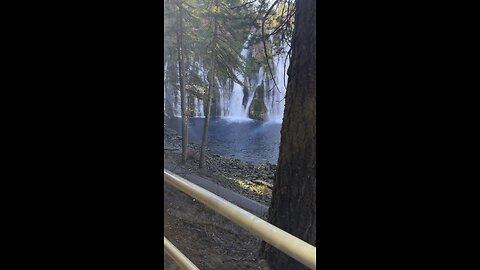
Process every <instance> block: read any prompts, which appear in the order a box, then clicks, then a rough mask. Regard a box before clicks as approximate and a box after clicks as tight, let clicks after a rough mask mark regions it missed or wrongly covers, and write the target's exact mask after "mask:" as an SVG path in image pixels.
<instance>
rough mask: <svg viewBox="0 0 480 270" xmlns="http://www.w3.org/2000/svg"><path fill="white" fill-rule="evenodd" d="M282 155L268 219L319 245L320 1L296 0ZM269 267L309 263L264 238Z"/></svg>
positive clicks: (263, 252)
mask: <svg viewBox="0 0 480 270" xmlns="http://www.w3.org/2000/svg"><path fill="white" fill-rule="evenodd" d="M295 5H296V14H295V29H294V33H293V39H292V61H291V64H290V66H289V68H288V86H287V94H286V98H285V114H284V119H283V124H282V130H281V142H280V155H279V158H278V167H277V174H276V177H275V180H274V187H273V195H272V202H271V205H270V208H269V214H268V222H270V223H272V224H274V225H275V226H277V227H279V228H281V229H283V230H285V231H287V232H289V233H291V234H292V235H294V236H297V237H299V238H300V239H302V240H304V241H306V242H308V243H310V244H312V245H314V246H316V152H315V148H316V126H315V121H316V66H315V65H316V51H315V50H316V22H315V21H316V1H314V0H297V1H296V4H295ZM260 258H264V259H265V260H266V261H267V263H268V265H269V267H270V269H272V270H277V269H282V270H283V269H308V268H307V267H306V266H304V265H303V264H301V263H299V262H297V261H296V260H294V259H292V258H290V257H289V256H287V255H285V254H284V253H282V252H281V251H279V250H277V249H275V248H274V247H272V246H270V245H268V244H266V243H265V242H263V243H262V246H261V248H260Z"/></svg>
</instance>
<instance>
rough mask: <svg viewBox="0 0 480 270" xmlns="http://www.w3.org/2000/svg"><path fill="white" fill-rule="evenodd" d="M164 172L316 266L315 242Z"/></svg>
mask: <svg viewBox="0 0 480 270" xmlns="http://www.w3.org/2000/svg"><path fill="white" fill-rule="evenodd" d="M163 176H164V177H163V178H164V181H165V182H167V183H168V184H170V185H172V186H174V187H175V188H177V189H178V190H180V191H182V192H184V193H186V194H188V195H189V196H191V197H193V198H195V199H197V200H198V201H200V202H201V203H203V204H204V205H206V206H208V207H209V208H211V209H213V210H214V211H215V212H217V213H219V214H221V215H222V216H224V217H226V218H228V219H229V220H231V221H233V222H234V223H236V224H238V225H239V226H240V227H242V228H244V229H245V230H247V231H249V232H251V233H252V234H254V235H256V236H257V237H259V238H260V239H263V240H264V241H266V242H267V243H269V244H270V245H272V246H274V247H275V248H277V249H279V250H281V251H282V252H284V253H285V254H287V255H289V256H290V257H292V258H294V259H295V260H297V261H299V262H301V263H302V264H304V265H306V266H307V267H309V268H310V269H316V248H315V247H314V246H312V245H310V244H308V243H306V242H305V241H302V240H301V239H299V238H297V237H295V236H293V235H291V234H289V233H287V232H285V231H283V230H281V229H280V228H278V227H276V226H274V225H272V224H270V223H268V222H266V221H264V220H263V219H261V218H258V217H256V216H255V215H253V214H250V213H249V212H247V211H245V210H243V209H242V208H240V207H238V206H236V205H234V204H232V203H230V202H228V201H226V200H225V199H223V198H221V197H219V196H217V195H215V194H213V193H211V192H209V191H207V190H205V189H203V188H201V187H199V186H197V185H195V184H193V183H190V182H189V181H187V180H185V179H184V178H182V177H180V176H178V175H176V174H174V173H172V172H170V171H168V170H166V169H164V170H163Z"/></svg>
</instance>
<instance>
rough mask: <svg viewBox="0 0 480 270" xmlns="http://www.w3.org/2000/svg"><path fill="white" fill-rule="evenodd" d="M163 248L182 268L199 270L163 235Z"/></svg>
mask: <svg viewBox="0 0 480 270" xmlns="http://www.w3.org/2000/svg"><path fill="white" fill-rule="evenodd" d="M163 248H164V249H165V251H166V252H167V254H168V256H170V257H171V258H172V259H173V260H174V261H175V262H176V263H177V265H178V266H180V267H181V268H182V269H187V270H199V269H198V267H197V266H195V264H193V263H192V262H191V261H190V260H189V259H188V258H187V257H186V256H185V255H183V253H182V252H180V250H178V249H177V248H176V247H175V246H174V245H173V244H172V242H170V241H169V240H168V239H167V238H166V237H165V236H164V237H163Z"/></svg>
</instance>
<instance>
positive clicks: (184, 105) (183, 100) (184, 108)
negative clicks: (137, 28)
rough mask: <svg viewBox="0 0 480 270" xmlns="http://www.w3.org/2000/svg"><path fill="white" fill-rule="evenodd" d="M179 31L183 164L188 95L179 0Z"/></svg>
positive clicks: (185, 144)
mask: <svg viewBox="0 0 480 270" xmlns="http://www.w3.org/2000/svg"><path fill="white" fill-rule="evenodd" d="M177 5H178V21H177V23H178V24H177V25H178V31H177V52H178V78H179V81H180V104H181V110H182V163H183V164H185V163H186V162H187V146H188V114H187V93H186V91H185V70H184V59H185V52H184V46H183V31H184V29H183V5H182V0H178V2H177Z"/></svg>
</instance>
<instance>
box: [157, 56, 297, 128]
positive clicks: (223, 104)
mask: <svg viewBox="0 0 480 270" xmlns="http://www.w3.org/2000/svg"><path fill="white" fill-rule="evenodd" d="M241 54H242V56H243V57H244V58H246V57H247V54H248V49H243V50H242V52H241ZM285 61H286V62H285ZM272 62H273V66H272V72H273V73H274V78H275V82H276V84H277V86H278V89H277V88H276V87H274V83H273V81H272V80H271V75H270V73H269V71H268V70H265V69H264V68H263V67H260V68H259V70H258V73H257V75H256V78H248V77H244V76H242V75H241V74H237V77H238V79H239V80H240V81H243V82H244V84H245V86H246V88H247V93H248V98H245V99H246V100H244V95H245V93H244V87H243V86H242V85H240V84H238V83H236V82H233V81H231V80H227V81H226V82H223V83H218V85H219V89H218V93H219V96H218V97H217V106H218V107H217V109H218V110H217V112H218V113H217V116H219V117H222V118H225V119H226V120H228V121H231V122H244V121H252V119H250V118H249V117H248V111H249V108H250V106H251V104H252V101H253V98H254V95H255V91H256V89H257V87H258V86H260V85H261V84H262V83H263V84H264V86H265V91H264V98H263V101H264V104H265V106H266V108H267V119H266V120H268V121H271V122H279V123H281V122H282V119H283V112H284V107H285V92H286V85H285V84H286V81H287V75H286V72H285V70H286V69H285V68H286V67H287V66H288V64H289V61H288V59H286V55H285V54H279V55H275V56H274V58H273V61H272ZM285 63H286V64H285ZM166 66H167V67H166V68H172V67H176V65H171V66H168V64H167V65H166ZM196 69H197V70H198V75H199V77H200V78H202V79H203V80H206V74H207V72H206V70H204V68H202V66H201V65H200V64H199V63H196ZM164 93H165V96H164V108H166V107H167V106H166V103H169V104H170V105H171V107H172V111H173V116H175V117H181V104H180V91H179V90H178V89H176V88H175V87H174V85H172V84H171V83H165V89H164ZM192 98H193V104H192V105H193V106H194V108H192V110H193V117H205V113H204V102H203V100H202V99H199V98H197V97H194V96H193V97H192ZM244 103H245V105H244ZM213 111H214V110H213V108H212V112H213Z"/></svg>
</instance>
